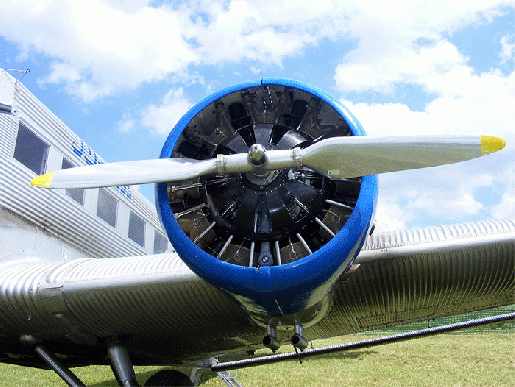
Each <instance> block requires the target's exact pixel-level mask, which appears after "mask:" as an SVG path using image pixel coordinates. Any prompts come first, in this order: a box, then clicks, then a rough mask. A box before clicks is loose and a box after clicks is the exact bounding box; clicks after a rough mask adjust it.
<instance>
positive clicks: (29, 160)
mask: <svg viewBox="0 0 515 387" xmlns="http://www.w3.org/2000/svg"><path fill="white" fill-rule="evenodd" d="M48 149H49V146H48V145H47V144H46V143H45V142H44V141H43V140H41V139H40V138H39V137H38V136H36V135H35V134H34V133H33V132H32V131H31V130H29V129H28V128H27V127H26V126H25V125H23V124H22V123H21V122H20V125H19V128H18V137H16V147H15V148H14V158H15V159H16V160H18V161H19V162H20V163H22V164H23V165H25V166H26V167H27V168H29V169H30V170H32V171H33V172H35V173H36V174H37V175H41V174H43V173H45V169H46V160H47V157H48Z"/></svg>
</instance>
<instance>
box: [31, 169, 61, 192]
mask: <svg viewBox="0 0 515 387" xmlns="http://www.w3.org/2000/svg"><path fill="white" fill-rule="evenodd" d="M54 173H55V172H51V173H47V174H46V175H41V176H36V177H35V178H34V179H32V180H31V181H30V185H32V186H33V187H44V188H50V184H52V178H53V177H54Z"/></svg>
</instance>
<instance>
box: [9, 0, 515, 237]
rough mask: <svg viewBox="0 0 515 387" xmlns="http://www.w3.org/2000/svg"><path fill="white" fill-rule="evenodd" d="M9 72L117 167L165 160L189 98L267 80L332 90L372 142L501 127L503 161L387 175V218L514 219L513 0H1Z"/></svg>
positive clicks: (406, 223) (383, 196)
mask: <svg viewBox="0 0 515 387" xmlns="http://www.w3.org/2000/svg"><path fill="white" fill-rule="evenodd" d="M0 67H3V68H16V69H25V68H29V69H30V73H29V74H27V75H26V76H24V78H23V80H22V81H23V83H24V84H25V86H27V87H28V88H29V90H30V91H31V92H32V93H33V94H35V95H36V96H37V97H38V98H39V99H40V100H41V101H42V102H43V103H44V104H45V105H47V106H48V107H49V108H50V109H51V110H52V111H53V112H54V113H55V114H56V115H57V116H58V117H59V118H60V119H61V120H62V121H63V122H64V123H65V124H67V125H68V126H69V127H70V128H71V129H72V130H74V131H75V132H76V133H77V134H78V135H79V136H80V137H81V138H82V139H83V140H84V141H85V142H86V143H87V144H88V145H89V146H91V147H92V148H93V149H94V150H95V151H96V152H97V153H99V154H100V155H101V156H102V157H103V158H104V159H105V160H106V161H108V162H109V161H122V160H137V159H148V158H154V157H157V155H158V154H159V151H160V149H161V146H162V144H163V142H164V140H165V138H166V136H167V134H168V132H169V131H170V130H171V129H172V128H173V126H174V124H175V122H176V121H177V120H178V119H179V118H180V117H181V116H182V114H184V113H185V112H186V110H187V109H188V108H189V107H190V106H192V105H193V104H194V103H196V102H198V101H199V100H200V99H201V98H203V97H205V96H207V95H208V94H210V93H212V92H214V91H216V90H218V89H220V88H223V87H225V86H228V85H231V84H234V83H239V82H242V81H246V80H254V79H260V78H262V77H285V78H291V79H296V80H300V81H304V82H307V83H310V84H312V85H314V86H317V87H319V88H321V89H323V90H325V91H326V92H328V93H329V94H331V95H333V96H334V97H335V98H337V99H340V100H341V101H342V102H343V103H344V104H345V105H346V106H347V107H348V108H349V109H350V110H351V111H352V112H353V114H354V115H355V116H356V117H357V118H358V120H359V121H360V122H361V124H362V125H363V126H364V128H365V130H366V131H367V132H368V133H369V134H371V135H401V134H433V133H478V134H489V135H497V136H501V137H503V138H505V140H506V141H507V142H508V145H507V147H506V148H505V150H503V152H499V153H498V154H493V155H489V156H488V157H485V158H481V159H479V160H474V161H471V162H468V163H462V164H456V165H451V166H445V167H440V168H438V169H428V170H425V171H407V172H402V173H392V174H385V175H383V176H381V177H380V193H379V195H380V198H379V203H378V208H377V221H378V227H379V228H380V229H383V230H385V229H395V228H403V227H417V226H428V225H438V224H448V223H455V222H462V221H474V220H481V219H489V218H492V217H495V218H500V217H515V145H514V144H515V109H514V107H515V71H514V70H515V1H513V0H511V1H495V0H492V1H488V2H481V1H478V2H474V1H470V0H466V1H455V0H446V1H431V2H427V1H416V0H413V1H410V2H406V1H402V2H396V1H390V2H384V1H383V2H381V1H356V2H353V1H331V0H318V1H316V2H314V1H301V0H298V1H279V0H277V1H243V0H241V1H223V2H220V1H211V0H199V1H172V2H167V1H145V0H138V1H131V2H125V1H116V0H105V1H101V0H90V1H88V2H71V1H65V0H60V1H59V0H54V1H51V0H47V1H29V0H26V1H22V0H19V1H6V0H4V1H2V3H1V4H0ZM140 192H142V193H143V194H144V195H145V196H146V197H147V198H148V199H149V200H151V201H153V187H152V186H141V187H140Z"/></svg>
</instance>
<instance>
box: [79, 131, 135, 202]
mask: <svg viewBox="0 0 515 387" xmlns="http://www.w3.org/2000/svg"><path fill="white" fill-rule="evenodd" d="M72 149H73V153H75V154H76V155H77V156H79V157H80V158H81V159H82V160H84V161H85V162H86V164H87V165H95V164H104V162H103V161H101V160H100V159H99V156H98V155H97V153H96V152H95V151H94V150H93V149H91V148H90V147H89V146H87V145H86V144H85V143H84V141H83V140H73V142H72ZM116 189H117V190H118V191H120V192H121V193H122V194H124V195H125V196H126V197H127V198H128V199H130V198H131V196H132V194H131V190H130V187H129V186H128V185H123V186H118V185H117V186H116Z"/></svg>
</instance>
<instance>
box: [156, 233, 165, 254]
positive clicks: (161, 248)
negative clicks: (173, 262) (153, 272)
mask: <svg viewBox="0 0 515 387" xmlns="http://www.w3.org/2000/svg"><path fill="white" fill-rule="evenodd" d="M167 247H168V239H166V238H165V237H164V236H163V235H161V234H160V233H158V232H157V231H156V232H155V234H154V254H161V253H165V252H166V249H167Z"/></svg>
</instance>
